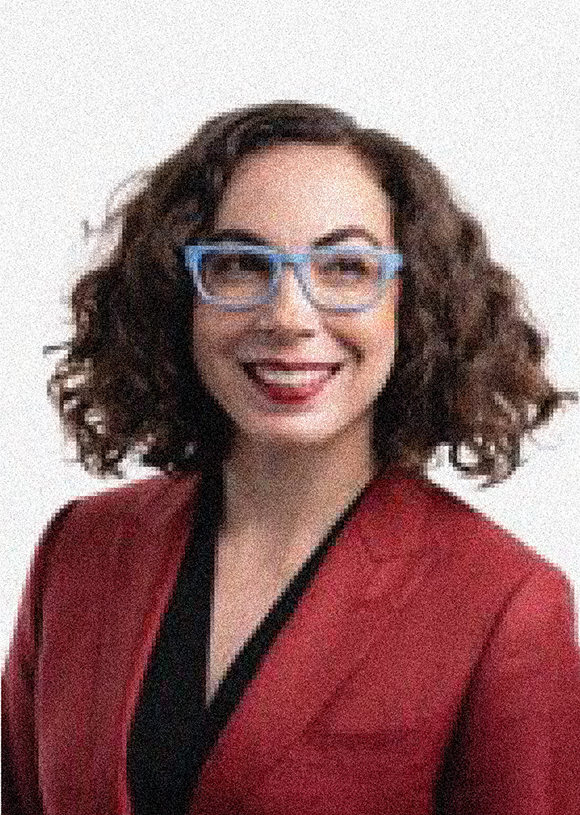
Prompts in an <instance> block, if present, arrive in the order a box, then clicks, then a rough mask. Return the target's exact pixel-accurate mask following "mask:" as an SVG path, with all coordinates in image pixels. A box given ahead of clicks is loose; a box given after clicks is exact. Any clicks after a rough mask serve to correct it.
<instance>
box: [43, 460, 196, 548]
mask: <svg viewBox="0 0 580 815" xmlns="http://www.w3.org/2000/svg"><path fill="white" fill-rule="evenodd" d="M198 482H199V473H188V474H177V475H156V476H153V477H150V478H143V479H139V480H135V481H131V482H129V483H124V484H121V485H119V486H116V487H112V488H110V489H105V490H103V491H101V492H97V493H94V494H90V495H85V496H81V497H78V498H73V499H71V500H70V501H68V502H67V503H66V504H65V505H64V506H62V507H60V508H59V509H58V510H56V511H55V513H54V514H53V515H52V517H51V518H50V520H49V521H48V523H47V524H46V526H45V528H44V530H43V532H42V535H41V538H40V543H39V546H38V549H37V552H36V560H37V561H46V560H47V559H49V558H50V559H51V560H52V559H53V556H54V551H55V550H58V553H59V559H60V556H65V557H68V556H69V555H70V553H71V552H72V551H73V550H77V551H79V550H83V551H84V553H85V556H88V555H89V553H90V552H91V551H92V552H94V553H95V554H96V553H97V551H98V550H100V549H102V548H103V547H105V548H107V549H110V548H111V546H112V545H114V544H115V543H116V544H117V545H126V544H127V543H128V541H129V540H137V541H138V540H141V541H142V540H143V539H144V538H147V537H148V536H150V534H151V530H154V529H158V528H162V527H164V526H168V525H170V523H171V519H172V518H174V517H177V516H180V511H183V510H187V509H188V508H189V506H190V505H191V499H192V498H193V497H194V496H195V493H196V487H197V484H198Z"/></svg>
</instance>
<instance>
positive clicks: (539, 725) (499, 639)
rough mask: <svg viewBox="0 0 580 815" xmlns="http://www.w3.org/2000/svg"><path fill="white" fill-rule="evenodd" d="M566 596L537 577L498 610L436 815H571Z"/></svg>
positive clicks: (579, 700) (579, 780)
mask: <svg viewBox="0 0 580 815" xmlns="http://www.w3.org/2000/svg"><path fill="white" fill-rule="evenodd" d="M575 617H576V615H575V609H574V601H573V590H572V586H571V584H570V582H569V581H568V579H567V578H566V577H565V576H564V574H563V573H562V572H561V571H560V570H558V569H556V568H555V567H549V568H546V566H545V565H542V566H540V567H539V568H537V569H536V570H535V571H534V572H533V573H532V575H531V576H529V577H528V578H526V579H525V580H524V581H523V583H522V584H521V585H520V586H519V588H518V590H517V591H516V592H515V594H514V595H513V596H512V598H511V600H510V601H509V602H508V603H507V605H506V607H505V609H504V610H503V612H502V614H501V616H500V619H499V620H498V621H497V623H496V626H495V628H494V631H493V632H492V635H491V636H490V638H489V640H488V643H487V646H486V649H485V651H484V654H483V656H482V658H481V659H480V661H479V663H478V666H477V668H476V670H475V672H474V676H473V679H472V681H471V683H470V688H469V690H468V692H467V694H466V697H465V702H464V707H463V714H462V716H461V721H460V723H459V725H458V727H457V729H456V733H455V736H454V742H453V744H452V747H451V755H450V756H449V760H448V761H447V762H446V770H445V776H444V778H443V781H442V789H441V791H440V793H441V794H440V799H439V801H440V806H439V807H438V809H437V812H438V813H441V815H579V813H580V650H579V648H578V639H577V637H578V632H577V628H576V625H575Z"/></svg>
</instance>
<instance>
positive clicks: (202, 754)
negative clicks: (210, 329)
mask: <svg viewBox="0 0 580 815" xmlns="http://www.w3.org/2000/svg"><path fill="white" fill-rule="evenodd" d="M367 489H368V485H367V487H365V488H364V489H363V490H362V491H361V492H360V493H359V494H358V496H357V497H356V498H355V499H354V500H353V501H352V502H351V503H350V504H349V506H348V507H347V509H345V511H344V512H343V514H342V515H341V516H340V518H339V519H338V520H337V521H336V523H335V524H334V526H333V527H332V529H331V530H330V532H329V533H328V534H327V535H326V536H325V538H324V539H323V540H322V541H321V543H320V544H318V546H317V547H316V548H315V549H314V550H313V551H312V553H311V554H310V556H309V557H308V559H307V560H306V561H305V562H304V564H303V565H302V566H301V568H300V569H299V570H298V572H296V574H295V575H294V577H293V578H292V580H291V581H290V582H289V583H288V585H287V586H286V588H285V589H284V591H283V592H282V593H281V594H280V596H279V597H278V599H277V600H276V602H275V603H274V605H273V606H272V608H271V609H270V611H269V612H268V614H267V615H266V616H265V617H264V618H263V619H262V621H261V622H260V624H259V625H258V627H257V628H256V629H255V631H254V633H253V634H252V635H251V636H250V637H249V638H248V639H247V640H246V642H245V644H244V646H243V648H242V649H241V650H240V651H239V652H238V654H237V656H236V657H235V659H234V660H233V662H232V663H231V665H230V666H229V668H228V671H227V673H226V675H225V676H224V678H223V680H222V682H221V683H220V685H219V686H218V688H217V691H216V693H215V695H214V696H213V698H212V699H211V701H210V704H209V705H208V706H206V703H205V697H206V661H207V655H208V653H209V631H210V614H211V597H212V594H213V579H214V562H215V561H214V544H215V541H216V534H217V532H218V530H219V528H220V525H221V520H222V513H223V482H222V473H221V471H218V472H217V473H216V474H210V473H205V474H204V475H203V477H202V479H201V486H200V495H199V504H198V502H197V501H196V507H197V506H199V510H198V511H197V513H196V514H197V518H196V520H195V522H194V523H193V524H192V532H193V534H192V535H191V537H190V543H189V544H188V546H187V549H186V553H185V556H184V559H183V562H182V564H181V567H180V570H179V574H178V576H177V580H176V584H175V589H174V592H173V595H172V597H171V600H170V602H169V605H168V608H167V611H166V613H165V615H164V617H163V620H162V623H161V628H160V631H159V636H158V638H157V642H156V644H155V647H154V649H153V652H152V654H151V658H150V662H149V665H148V667H147V670H146V673H145V677H144V681H143V687H142V692H141V696H140V698H139V701H138V704H137V709H136V713H135V719H134V721H133V724H132V727H131V732H130V734H129V743H128V756H127V772H128V782H129V790H130V793H131V796H132V805H133V813H134V815H162V813H163V815H169V813H170V814H171V815H180V813H186V812H187V810H188V807H189V801H190V799H191V796H192V794H193V791H194V789H195V786H196V784H197V781H198V777H199V773H200V770H201V767H202V765H203V763H204V761H205V760H206V758H207V757H208V755H209V753H210V751H211V749H212V747H213V746H214V745H215V743H216V740H217V738H218V736H219V734H220V732H221V731H222V730H223V728H224V726H225V725H226V723H227V722H228V719H229V718H230V716H231V715H232V713H233V711H234V710H235V708H236V706H237V705H238V703H239V702H240V700H241V698H242V695H243V693H244V690H245V688H246V686H247V685H248V684H249V682H250V681H251V680H252V678H253V677H254V676H255V674H256V673H257V671H258V669H259V665H260V662H261V660H262V658H263V656H264V655H265V653H266V651H267V650H268V649H269V648H270V646H271V645H272V643H273V642H274V640H275V638H276V636H277V635H278V633H279V631H280V630H281V629H282V627H283V626H284V624H285V623H286V622H287V621H288V619H289V618H290V617H291V615H292V613H293V612H294V610H295V609H296V607H297V605H298V602H299V600H300V598H301V597H302V595H303V594H304V592H305V590H306V589H307V587H308V586H309V584H310V583H311V581H312V580H313V578H314V576H315V574H316V572H317V570H318V568H319V567H320V564H321V563H322V561H323V559H324V557H325V555H326V553H327V552H328V550H329V548H330V546H331V545H332V544H333V543H334V541H335V540H336V538H337V537H338V535H339V534H340V532H341V531H342V528H343V527H344V525H345V524H346V522H347V521H348V520H349V519H350V517H351V516H352V515H353V514H354V512H355V511H356V508H357V507H358V505H359V503H360V501H361V500H362V497H363V495H364V494H365V492H366V490H367Z"/></svg>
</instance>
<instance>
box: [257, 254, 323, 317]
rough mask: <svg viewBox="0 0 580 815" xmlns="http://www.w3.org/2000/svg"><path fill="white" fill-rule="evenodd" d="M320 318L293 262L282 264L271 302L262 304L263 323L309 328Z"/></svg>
mask: <svg viewBox="0 0 580 815" xmlns="http://www.w3.org/2000/svg"><path fill="white" fill-rule="evenodd" d="M317 320H318V310H317V308H316V306H314V305H313V304H312V303H311V302H310V301H309V300H308V297H307V296H306V293H305V291H304V290H303V288H302V286H301V283H300V280H299V278H298V273H297V271H295V267H294V266H293V265H292V264H291V263H285V264H284V265H283V266H282V270H281V273H280V277H279V279H278V287H277V291H276V294H275V296H274V297H273V298H272V302H271V303H267V304H266V305H264V306H261V321H262V325H268V327H271V328H278V329H291V330H292V329H294V330H295V329H309V328H311V327H313V325H314V323H315V322H316V321H317Z"/></svg>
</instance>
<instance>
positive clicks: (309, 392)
mask: <svg viewBox="0 0 580 815" xmlns="http://www.w3.org/2000/svg"><path fill="white" fill-rule="evenodd" d="M258 364H259V365H262V363H241V367H242V369H243V370H244V371H245V372H246V375H247V376H248V379H249V380H250V383H251V384H250V386H251V387H252V388H253V389H254V390H255V392H257V393H258V394H260V398H261V399H265V400H266V402H267V403H268V404H269V405H276V404H278V405H284V406H285V407H286V408H294V409H301V410H303V409H305V408H307V407H308V405H310V404H312V406H313V405H314V404H315V401H316V397H317V396H318V394H320V393H322V392H323V391H324V390H325V389H326V387H327V386H328V384H329V382H330V380H331V379H333V377H334V376H335V375H336V374H337V373H338V371H339V370H340V369H341V368H342V365H341V364H338V365H327V364H324V365H318V366H317V368H316V370H324V371H328V374H327V376H324V377H323V378H322V380H321V381H319V382H315V383H313V384H309V385H305V386H303V387H286V386H284V385H278V384H267V383H265V382H264V381H263V380H262V379H261V378H260V377H259V376H258V375H257V374H256V371H255V368H256V365H258ZM268 367H271V368H273V366H272V365H269V366H268ZM308 369H309V370H312V364H310V365H309V366H308ZM278 370H287V369H281V368H278Z"/></svg>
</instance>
